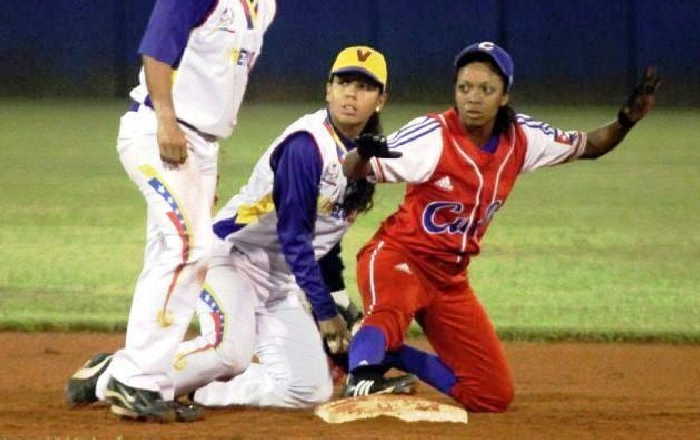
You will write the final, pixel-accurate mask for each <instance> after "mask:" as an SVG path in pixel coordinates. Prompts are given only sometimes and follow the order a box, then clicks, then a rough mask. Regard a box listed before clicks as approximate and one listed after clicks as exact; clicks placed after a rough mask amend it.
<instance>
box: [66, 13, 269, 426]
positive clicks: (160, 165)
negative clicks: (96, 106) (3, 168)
mask: <svg viewBox="0 0 700 440" xmlns="http://www.w3.org/2000/svg"><path fill="white" fill-rule="evenodd" d="M275 10H276V3H275V1H274V0H157V1H156V3H155V6H154V9H153V12H152V15H151V17H150V20H149V23H148V26H147V29H146V32H145V34H144V37H143V40H142V41H141V45H140V47H139V53H140V54H141V55H142V56H143V68H142V70H141V73H140V75H139V85H138V86H137V87H136V88H134V89H133V90H132V92H131V98H132V99H133V101H134V103H133V105H132V106H131V108H130V109H129V111H128V112H127V113H126V114H125V115H124V116H122V118H121V122H120V127H119V137H118V142H117V150H118V153H119V158H120V160H121V162H122V164H123V166H124V169H125V170H126V172H127V174H128V175H129V177H130V178H131V180H132V181H133V182H134V183H135V184H136V185H137V186H138V188H139V190H140V191H141V193H142V194H143V196H144V198H145V199H146V204H147V238H146V240H147V244H146V250H145V255H144V268H143V271H142V272H141V275H140V276H139V278H138V281H137V284H136V288H135V292H134V297H133V303H132V306H131V312H130V314H129V322H128V327H127V334H126V344H125V346H124V348H123V349H121V350H119V351H118V352H117V353H115V354H114V356H113V358H112V359H111V363H110V364H109V368H108V374H106V375H102V376H101V377H102V378H103V382H104V383H103V384H102V386H100V387H98V388H97V390H98V393H101V396H100V397H101V398H103V399H105V400H107V401H108V402H109V403H111V404H112V406H111V410H112V412H114V413H116V414H118V415H121V416H124V417H128V418H138V419H148V420H155V421H160V422H169V421H174V420H177V421H191V420H193V419H196V418H198V413H196V412H193V411H189V410H190V409H191V408H187V407H182V406H178V405H176V404H174V403H173V402H172V401H173V398H174V382H173V374H172V371H173V368H172V365H173V359H174V358H175V355H176V350H177V346H178V344H179V343H180V342H181V341H182V340H183V338H184V335H185V331H186V329H187V326H188V325H189V323H190V321H191V318H192V316H193V313H194V311H195V306H196V302H197V298H198V295H199V292H200V291H201V288H202V283H203V281H204V279H205V276H206V272H207V264H208V259H209V256H210V255H211V247H212V244H213V235H212V233H211V209H212V203H213V199H214V193H215V186H216V180H217V155H218V150H219V144H218V140H219V139H221V138H226V137H228V136H229V135H230V134H231V133H232V132H233V129H234V127H235V125H236V115H237V113H238V109H239V106H240V104H241V101H242V100H243V94H244V92H245V88H246V84H247V82H248V74H249V72H250V70H251V69H252V67H253V64H254V63H255V60H256V59H257V57H258V56H259V54H260V51H261V48H262V43H263V35H264V33H265V31H266V30H267V28H268V26H269V25H270V23H271V22H272V20H273V17H274V15H275ZM74 382H75V381H74ZM70 388H71V383H70V382H69V385H68V390H67V393H68V396H70V392H71V390H70ZM73 388H74V390H73V391H75V388H77V382H75V383H74V384H73ZM69 402H70V397H69Z"/></svg>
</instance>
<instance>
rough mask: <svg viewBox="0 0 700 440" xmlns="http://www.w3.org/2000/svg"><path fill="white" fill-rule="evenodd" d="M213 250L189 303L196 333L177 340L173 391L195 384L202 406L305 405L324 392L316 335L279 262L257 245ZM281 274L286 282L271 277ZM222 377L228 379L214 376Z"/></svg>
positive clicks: (328, 391)
mask: <svg viewBox="0 0 700 440" xmlns="http://www.w3.org/2000/svg"><path fill="white" fill-rule="evenodd" d="M219 243H223V242H219ZM227 249H228V246H227ZM216 254H217V256H215V257H213V259H212V264H211V266H210V269H209V272H208V275H207V282H206V284H205V288H204V290H203V292H202V294H201V295H200V301H199V304H198V307H197V311H198V314H199V319H200V326H201V329H202V335H201V336H200V337H198V338H195V339H193V340H190V341H187V342H185V343H183V344H181V345H180V347H179V348H178V354H177V358H176V361H175V372H176V373H175V383H176V388H177V391H176V393H177V394H178V395H179V394H184V393H187V392H190V391H193V390H195V389H197V388H199V389H198V390H197V391H196V394H195V400H196V401H197V402H198V403H200V404H203V405H207V406H228V405H252V406H274V407H287V408H306V407H310V406H314V405H317V404H319V403H322V402H325V401H327V400H329V399H330V397H331V395H332V392H333V382H332V379H331V376H330V372H329V368H328V361H327V359H326V355H325V352H324V351H323V346H322V342H321V336H320V334H319V332H318V329H317V327H316V323H315V322H314V319H313V317H312V315H311V313H310V312H309V311H308V310H307V307H306V304H305V300H304V299H303V295H304V294H303V292H301V291H300V290H299V288H298V287H297V286H296V283H294V281H293V278H289V276H288V274H289V269H288V268H287V266H286V263H284V261H283V260H281V261H280V260H279V258H277V257H278V255H274V256H272V255H267V254H265V251H264V250H263V249H260V248H258V249H248V250H247V251H246V252H240V251H239V252H233V253H232V254H231V255H228V256H225V257H223V256H220V255H219V252H216ZM261 262H266V263H267V264H262V265H263V266H265V267H261ZM270 262H272V264H270ZM275 262H277V263H284V265H283V266H282V265H281V264H276V263H275ZM277 266H279V267H277ZM285 274H286V275H285ZM281 279H286V280H288V282H287V283H282V284H280V283H279V282H275V281H272V282H271V280H278V281H279V280H281ZM271 289H274V291H271ZM254 355H255V357H256V358H257V362H251V361H252V358H253V356H254ZM224 378H231V379H230V380H228V381H226V382H222V381H216V380H215V379H224ZM200 387H202V388H200Z"/></svg>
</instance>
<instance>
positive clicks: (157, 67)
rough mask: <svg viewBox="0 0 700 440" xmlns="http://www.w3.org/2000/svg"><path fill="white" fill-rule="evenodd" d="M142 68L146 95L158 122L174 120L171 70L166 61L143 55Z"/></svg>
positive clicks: (172, 70)
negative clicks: (146, 88)
mask: <svg viewBox="0 0 700 440" xmlns="http://www.w3.org/2000/svg"><path fill="white" fill-rule="evenodd" d="M143 68H144V72H145V74H146V86H147V87H148V95H149V96H150V97H151V101H152V102H153V108H154V110H155V112H156V116H157V117H158V121H159V123H162V122H175V120H176V116H175V105H174V104H173V93H172V89H173V72H174V69H173V67H172V66H170V65H169V64H167V63H164V62H162V61H158V60H157V59H155V58H153V57H150V56H148V55H144V56H143Z"/></svg>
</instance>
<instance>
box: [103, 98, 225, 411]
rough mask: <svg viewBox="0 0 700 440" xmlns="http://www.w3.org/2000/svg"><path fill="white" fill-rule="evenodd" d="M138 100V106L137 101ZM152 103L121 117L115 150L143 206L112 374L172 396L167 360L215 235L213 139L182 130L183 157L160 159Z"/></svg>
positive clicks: (183, 324) (186, 316) (189, 313)
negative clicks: (167, 162)
mask: <svg viewBox="0 0 700 440" xmlns="http://www.w3.org/2000/svg"><path fill="white" fill-rule="evenodd" d="M142 107H143V106H142ZM155 127H156V124H155V119H154V115H153V113H152V111H151V110H149V109H146V108H142V109H140V110H139V111H138V112H128V113H127V114H126V115H124V116H123V117H122V120H121V125H120V132H119V140H118V146H117V148H118V151H119V156H120V159H121V161H122V164H123V165H124V168H125V170H126V171H127V173H128V175H129V177H130V178H131V180H132V181H133V182H134V183H136V185H137V186H138V188H139V190H140V191H141V193H142V194H143V196H144V198H145V199H146V204H147V206H148V218H147V222H148V224H147V233H148V237H147V248H146V253H145V258H146V261H145V262H144V269H143V271H142V272H141V275H140V276H139V278H138V281H137V283H136V288H135V292H134V298H133V302H132V306H131V311H130V314H129V322H128V327H127V335H126V344H125V347H124V349H122V350H120V351H118V352H117V353H116V354H115V355H114V358H113V360H112V363H111V364H110V367H109V374H110V375H111V376H112V377H113V378H115V379H116V380H118V381H119V382H121V383H122V384H124V385H127V386H129V387H133V388H136V389H141V390H148V391H153V392H157V393H160V395H161V396H162V398H163V400H166V401H167V400H172V399H173V392H174V387H173V379H172V372H171V369H172V363H173V359H174V357H175V354H176V349H177V345H178V344H179V343H180V342H181V340H182V338H183V336H184V334H185V331H186V329H187V326H188V324H189V322H190V320H191V318H192V314H193V312H194V308H195V303H196V299H197V296H198V294H199V292H200V289H201V286H202V282H203V281H204V277H205V275H206V269H207V259H208V257H209V253H210V246H211V243H212V232H211V203H212V200H213V194H214V190H215V185H216V155H217V150H218V145H217V144H216V143H210V142H206V141H205V140H204V139H202V138H201V137H200V136H199V135H197V134H195V133H193V132H191V131H186V132H185V134H186V136H187V140H188V144H189V151H188V153H189V154H188V159H187V161H186V162H185V163H184V164H182V165H180V166H178V167H170V166H164V164H163V162H162V160H161V159H160V155H159V149H158V144H157V140H156V133H155V132H156V130H155Z"/></svg>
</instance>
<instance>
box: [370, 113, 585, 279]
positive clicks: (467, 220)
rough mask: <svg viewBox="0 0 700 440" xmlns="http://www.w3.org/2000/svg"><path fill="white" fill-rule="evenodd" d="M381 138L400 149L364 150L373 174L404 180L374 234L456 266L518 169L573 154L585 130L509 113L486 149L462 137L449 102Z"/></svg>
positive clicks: (473, 248) (475, 246)
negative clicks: (399, 196) (372, 154)
mask: <svg viewBox="0 0 700 440" xmlns="http://www.w3.org/2000/svg"><path fill="white" fill-rule="evenodd" d="M388 143H389V148H391V149H392V150H393V149H396V150H397V151H401V152H402V153H403V156H402V157H400V158H396V159H388V158H372V160H371V161H370V165H371V167H372V173H373V175H374V178H375V179H376V180H377V182H407V183H408V185H407V188H406V194H405V197H404V200H403V203H402V204H401V205H400V207H399V209H398V211H397V212H395V213H394V214H392V215H391V216H389V217H388V218H387V219H386V220H385V221H384V222H383V223H382V225H381V227H380V229H379V231H378V232H377V234H376V235H375V238H376V239H379V240H384V241H386V242H388V243H395V244H397V245H399V246H401V247H403V248H405V249H407V250H409V251H410V252H411V253H412V254H415V255H416V256H417V257H427V258H429V259H430V260H429V261H433V260H434V259H437V260H438V261H440V262H442V263H448V264H450V265H456V266H457V268H456V269H459V268H462V267H466V265H467V264H468V262H469V258H470V257H471V256H474V255H477V254H478V253H479V250H480V242H481V239H482V238H483V236H484V234H485V233H486V230H487V228H488V225H489V223H490V222H491V220H492V218H493V216H494V214H495V213H496V212H497V211H498V210H499V209H500V208H501V207H502V206H503V205H504V204H505V202H506V200H507V198H508V195H509V194H510V192H511V190H512V189H513V185H514V184H515V181H516V179H517V177H518V175H519V174H520V173H522V172H524V171H530V170H534V169H535V168H539V167H542V166H548V165H556V164H559V163H563V162H567V161H569V160H572V159H574V158H576V157H578V156H580V155H581V154H582V153H583V151H584V148H585V145H586V135H585V133H582V132H576V131H573V132H564V131H561V130H558V129H556V128H553V127H551V126H550V125H548V124H545V123H542V122H538V121H535V120H533V119H532V118H530V117H529V116H526V115H517V118H516V122H514V123H512V124H511V125H510V127H509V128H508V130H507V132H506V133H503V134H501V135H500V136H498V137H497V138H495V139H492V141H491V143H492V145H490V147H491V148H490V149H491V150H492V152H489V151H485V149H484V148H480V147H479V146H477V145H475V144H474V143H473V142H472V141H471V140H470V139H469V138H468V136H467V134H466V132H465V130H464V127H463V125H462V123H461V122H460V120H459V116H458V114H457V112H456V110H455V109H450V110H448V111H446V112H444V113H436V114H429V115H427V116H423V117H420V118H417V119H414V120H413V121H411V122H410V123H408V124H406V125H405V126H404V127H402V128H401V129H399V130H398V131H397V132H395V133H393V134H391V135H390V136H389V137H388ZM487 146H489V145H488V144H487ZM494 147H495V149H494Z"/></svg>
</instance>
